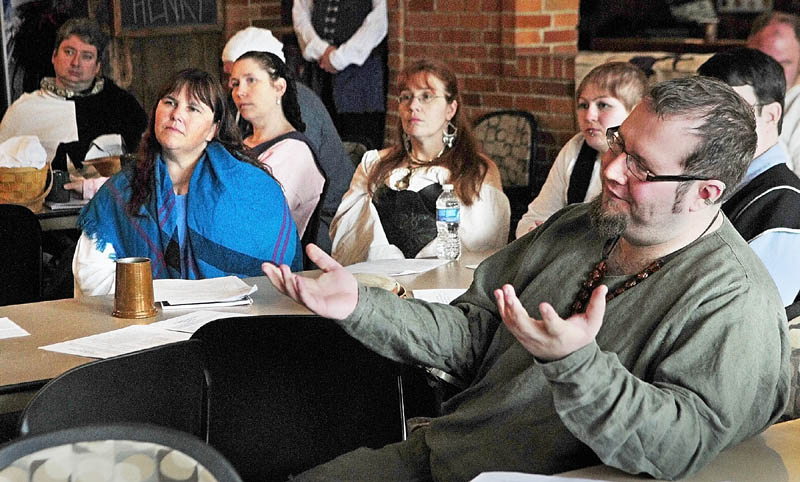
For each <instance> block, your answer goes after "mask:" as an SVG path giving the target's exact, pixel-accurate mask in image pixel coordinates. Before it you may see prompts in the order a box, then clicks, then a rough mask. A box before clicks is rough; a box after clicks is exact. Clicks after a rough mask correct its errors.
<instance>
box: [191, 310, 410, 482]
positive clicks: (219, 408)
mask: <svg viewBox="0 0 800 482" xmlns="http://www.w3.org/2000/svg"><path fill="white" fill-rule="evenodd" d="M193 338H195V339H199V340H202V342H203V351H204V354H205V365H206V370H207V378H208V381H209V387H208V388H209V391H208V442H209V443H210V444H211V445H213V446H214V447H215V448H216V449H217V450H219V451H220V452H221V453H222V454H223V455H225V457H226V458H227V459H228V460H230V461H231V463H232V464H233V466H234V467H236V470H237V471H239V473H240V474H241V476H242V478H243V479H245V480H286V478H287V477H288V476H289V475H290V474H297V473H299V472H301V471H303V470H305V469H308V468H311V467H313V466H315V465H318V464H320V463H323V462H326V461H328V460H330V459H332V458H334V457H336V456H338V455H340V454H343V453H345V452H347V451H350V450H353V449H355V448H358V447H361V446H367V447H381V446H383V445H385V444H387V443H391V442H398V441H400V440H402V437H403V429H404V424H405V420H404V415H403V412H402V407H401V397H400V388H399V387H398V374H399V373H400V370H401V368H402V367H401V366H400V365H398V364H395V363H393V362H390V361H388V360H386V359H385V358H382V357H381V356H379V355H377V354H375V353H373V352H372V351H370V350H369V349H367V348H365V347H364V346H363V345H361V344H360V343H358V342H357V341H355V340H354V339H353V338H352V337H350V336H349V335H347V334H346V333H345V332H344V331H343V330H342V329H341V328H339V327H338V326H336V325H335V324H334V323H333V322H331V321H330V320H326V319H324V318H319V317H316V316H258V317H242V318H229V319H219V320H215V321H212V322H211V323H208V324H206V325H205V326H203V327H202V328H200V329H199V330H198V331H197V332H195V334H194V335H193Z"/></svg>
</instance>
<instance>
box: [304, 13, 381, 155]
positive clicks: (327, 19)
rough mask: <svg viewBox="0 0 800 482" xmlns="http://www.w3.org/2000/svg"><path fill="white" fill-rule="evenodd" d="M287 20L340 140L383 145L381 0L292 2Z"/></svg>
mask: <svg viewBox="0 0 800 482" xmlns="http://www.w3.org/2000/svg"><path fill="white" fill-rule="evenodd" d="M292 23H293V25H294V31H295V33H296V34H297V40H298V43H299V44H300V49H301V51H302V54H303V57H304V58H305V59H306V60H308V61H309V62H314V63H313V64H312V65H311V66H310V67H311V68H310V71H311V79H310V84H311V86H312V88H313V89H314V90H315V91H316V92H317V93H318V94H319V95H320V97H321V98H322V101H323V102H324V103H325V106H326V107H327V108H328V111H329V112H330V114H331V117H333V121H334V123H335V124H336V128H337V129H338V130H339V135H341V136H342V139H345V140H350V141H352V140H357V139H362V140H363V143H364V144H366V145H367V148H369V149H380V148H381V147H383V136H384V128H385V124H386V80H385V77H386V59H385V57H386V42H385V40H384V39H385V38H386V33H387V31H388V29H389V17H388V14H387V12H386V0H348V1H347V2H342V4H340V2H339V0H295V2H294V4H293V6H292Z"/></svg>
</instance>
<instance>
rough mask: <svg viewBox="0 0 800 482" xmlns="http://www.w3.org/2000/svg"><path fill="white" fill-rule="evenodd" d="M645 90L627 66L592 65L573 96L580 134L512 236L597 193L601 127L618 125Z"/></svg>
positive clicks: (603, 131)
mask: <svg viewBox="0 0 800 482" xmlns="http://www.w3.org/2000/svg"><path fill="white" fill-rule="evenodd" d="M646 87H647V78H646V77H645V75H644V72H642V71H641V69H639V68H638V67H636V66H634V65H633V64H630V63H628V62H609V63H607V64H602V65H598V66H597V67H595V68H593V69H592V70H591V71H589V73H588V74H586V76H585V77H584V78H583V80H581V83H580V85H579V86H578V90H577V92H576V95H575V103H576V116H577V118H578V126H579V127H580V132H578V133H577V134H575V135H574V136H573V137H572V139H570V140H569V142H567V143H566V144H565V145H564V147H563V148H561V151H560V152H559V153H558V156H557V157H556V160H555V162H554V163H553V166H552V167H551V168H550V172H549V173H548V175H547V179H546V180H545V182H544V185H543V186H542V189H541V191H539V194H538V195H537V196H536V198H535V199H534V200H533V202H531V203H530V205H528V211H527V212H526V213H525V214H524V215H523V216H522V218H521V219H520V220H519V223H518V224H517V231H516V236H517V237H518V238H519V237H521V236H523V235H525V234H527V233H528V232H529V231H531V230H532V229H533V228H535V227H536V226H539V225H540V224H542V223H543V222H544V221H545V220H547V218H549V217H550V216H551V215H552V214H553V213H555V212H556V211H558V210H559V209H561V208H563V207H564V206H566V205H567V204H572V203H578V202H587V201H590V200H591V199H592V198H594V197H595V196H597V195H598V194H599V193H600V160H601V158H602V156H603V154H604V153H605V152H606V151H607V150H608V143H607V142H606V129H608V128H609V127H616V126H618V125H620V124H622V121H624V120H625V118H626V117H628V114H629V113H630V112H631V111H632V110H633V108H634V107H635V106H636V104H638V103H639V100H640V99H641V98H642V95H644V92H645V89H646Z"/></svg>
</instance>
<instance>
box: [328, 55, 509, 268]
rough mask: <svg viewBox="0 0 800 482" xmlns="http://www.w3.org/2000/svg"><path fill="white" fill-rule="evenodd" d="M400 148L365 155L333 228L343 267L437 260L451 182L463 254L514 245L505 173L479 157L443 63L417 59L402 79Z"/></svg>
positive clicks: (452, 78)
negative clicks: (443, 197) (439, 207)
mask: <svg viewBox="0 0 800 482" xmlns="http://www.w3.org/2000/svg"><path fill="white" fill-rule="evenodd" d="M397 84H398V89H399V90H400V95H399V96H398V97H397V99H398V103H399V112H400V125H399V126H398V132H399V133H400V139H398V141H399V143H398V145H395V146H392V147H388V148H386V149H383V150H381V151H377V150H372V151H367V152H366V153H364V157H363V158H362V160H361V164H359V165H358V167H357V168H356V173H355V175H354V176H353V181H352V183H351V184H350V190H349V191H347V194H345V195H344V197H343V198H342V203H341V204H340V205H339V210H338V211H337V212H336V217H334V218H333V222H332V223H331V239H332V240H333V250H332V251H331V252H332V254H333V257H334V258H335V259H336V260H337V261H339V262H340V263H342V264H345V265H347V264H352V263H356V262H359V261H364V260H374V259H388V258H414V257H418V258H422V257H427V256H435V255H436V234H437V230H436V198H438V197H439V194H440V193H441V192H442V185H444V184H453V186H454V192H455V194H456V196H458V199H459V201H460V202H461V221H460V225H459V230H458V232H459V237H460V238H461V243H462V246H463V249H464V250H467V251H484V250H490V249H497V248H499V247H501V246H503V245H505V244H506V241H507V239H508V229H509V227H508V226H509V218H510V215H511V214H510V213H511V211H510V207H509V203H508V198H506V196H505V194H504V193H503V188H502V185H501V182H500V172H499V171H498V169H497V166H496V165H495V164H494V162H492V160H491V159H489V158H488V157H486V156H485V155H483V154H482V153H480V152H478V150H477V146H476V143H475V140H474V139H473V137H472V134H471V132H470V126H469V124H468V122H467V120H466V119H465V118H464V115H463V113H462V109H461V97H460V95H459V93H458V83H457V81H456V77H455V75H454V74H453V72H452V71H451V70H449V69H448V68H446V67H445V66H444V65H441V64H438V63H434V62H429V61H419V62H416V63H413V64H411V65H410V66H408V67H407V68H406V69H405V70H403V72H401V73H400V76H399V78H398V82H397Z"/></svg>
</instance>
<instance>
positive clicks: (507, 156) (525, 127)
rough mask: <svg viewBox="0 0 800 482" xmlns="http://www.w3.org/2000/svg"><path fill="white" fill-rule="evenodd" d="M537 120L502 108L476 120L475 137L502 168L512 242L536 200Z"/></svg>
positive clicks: (517, 111)
mask: <svg viewBox="0 0 800 482" xmlns="http://www.w3.org/2000/svg"><path fill="white" fill-rule="evenodd" d="M536 129H537V128H536V119H535V118H534V117H533V115H531V114H530V113H528V112H525V111H519V110H503V111H498V112H490V113H488V114H484V115H482V116H480V117H478V118H477V119H475V122H474V123H473V133H474V135H475V139H476V140H477V141H478V142H479V143H480V144H481V146H482V148H483V152H485V153H486V155H487V156H489V157H490V158H491V159H492V160H493V161H494V162H495V163H497V168H498V169H499V170H500V177H501V178H502V181H503V191H504V192H505V193H506V196H508V201H509V203H510V205H511V226H510V228H511V229H510V230H509V233H508V234H509V241H511V240H513V239H514V233H515V232H516V229H517V223H518V222H519V220H520V218H521V217H522V215H523V214H525V211H527V210H528V204H530V202H531V201H533V190H534V183H535V181H536V180H535V172H534V160H535V158H536Z"/></svg>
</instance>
